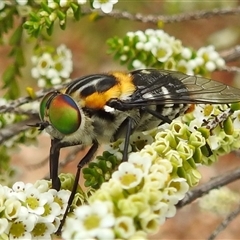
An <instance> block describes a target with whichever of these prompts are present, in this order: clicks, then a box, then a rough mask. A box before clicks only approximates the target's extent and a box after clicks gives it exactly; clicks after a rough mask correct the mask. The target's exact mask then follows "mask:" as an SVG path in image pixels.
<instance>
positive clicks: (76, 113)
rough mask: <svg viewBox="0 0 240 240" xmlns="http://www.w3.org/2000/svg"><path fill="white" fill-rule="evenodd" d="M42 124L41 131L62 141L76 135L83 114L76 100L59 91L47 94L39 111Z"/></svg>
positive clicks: (40, 125)
mask: <svg viewBox="0 0 240 240" xmlns="http://www.w3.org/2000/svg"><path fill="white" fill-rule="evenodd" d="M39 115H40V119H41V123H39V124H38V126H39V129H40V130H43V129H46V131H47V132H48V133H49V134H50V135H51V136H52V137H54V138H57V139H62V138H64V137H65V136H69V135H71V134H74V133H75V132H76V131H77V130H78V129H79V128H80V126H81V123H82V118H83V114H82V111H81V109H80V107H79V106H78V104H77V103H76V102H75V100H74V99H73V98H72V97H71V96H69V95H67V94H63V93H61V92H58V91H52V92H49V93H47V94H46V95H45V96H44V97H43V99H42V101H41V103H40V109H39Z"/></svg>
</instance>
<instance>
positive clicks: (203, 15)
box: [82, 7, 240, 24]
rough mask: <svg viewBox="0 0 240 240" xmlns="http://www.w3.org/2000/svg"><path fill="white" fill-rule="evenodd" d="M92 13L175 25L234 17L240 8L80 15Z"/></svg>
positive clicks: (118, 11)
mask: <svg viewBox="0 0 240 240" xmlns="http://www.w3.org/2000/svg"><path fill="white" fill-rule="evenodd" d="M93 12H97V13H98V15H99V16H102V17H106V16H108V17H111V18H116V19H125V20H130V21H138V22H142V23H154V24H158V23H159V22H163V23H165V24H166V23H176V22H184V21H190V20H198V19H207V18H211V17H215V16H225V15H235V14H239V13H240V7H235V8H225V9H219V8H217V9H213V10H207V11H196V12H193V13H182V14H175V15H171V16H169V15H168V16H165V15H143V14H140V13H136V14H132V13H130V12H127V11H120V10H114V11H112V12H110V13H108V14H105V13H103V12H100V11H96V10H91V9H82V14H85V15H87V14H91V13H93Z"/></svg>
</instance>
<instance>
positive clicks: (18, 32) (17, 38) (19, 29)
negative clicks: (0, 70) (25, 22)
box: [9, 25, 23, 46]
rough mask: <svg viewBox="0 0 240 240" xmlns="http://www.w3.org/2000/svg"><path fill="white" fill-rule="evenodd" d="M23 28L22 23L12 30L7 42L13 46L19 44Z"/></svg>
mask: <svg viewBox="0 0 240 240" xmlns="http://www.w3.org/2000/svg"><path fill="white" fill-rule="evenodd" d="M22 32H23V28H22V25H20V26H18V27H17V28H16V30H15V31H14V32H13V34H12V36H11V37H10V40H9V44H10V45H12V46H15V45H17V44H19V42H20V41H21V38H22Z"/></svg>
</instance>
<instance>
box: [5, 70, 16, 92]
mask: <svg viewBox="0 0 240 240" xmlns="http://www.w3.org/2000/svg"><path fill="white" fill-rule="evenodd" d="M15 73H16V67H15V66H14V65H10V66H8V67H7V69H6V70H5V71H4V73H3V77H2V78H3V82H4V88H5V87H8V86H9V84H10V83H11V81H12V80H13V79H14V77H15Z"/></svg>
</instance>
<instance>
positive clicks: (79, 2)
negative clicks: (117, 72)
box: [77, 0, 87, 4]
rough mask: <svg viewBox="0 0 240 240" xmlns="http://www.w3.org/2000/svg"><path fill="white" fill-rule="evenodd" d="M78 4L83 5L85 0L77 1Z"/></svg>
mask: <svg viewBox="0 0 240 240" xmlns="http://www.w3.org/2000/svg"><path fill="white" fill-rule="evenodd" d="M77 2H78V4H85V3H86V2H87V0H77Z"/></svg>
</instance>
